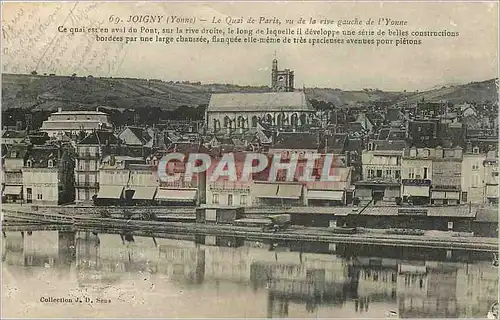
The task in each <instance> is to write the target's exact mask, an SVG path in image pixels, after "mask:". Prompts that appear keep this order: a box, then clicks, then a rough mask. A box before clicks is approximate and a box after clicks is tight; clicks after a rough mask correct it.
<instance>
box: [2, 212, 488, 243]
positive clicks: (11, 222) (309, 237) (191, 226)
mask: <svg viewBox="0 0 500 320" xmlns="http://www.w3.org/2000/svg"><path fill="white" fill-rule="evenodd" d="M2 209H3V210H2V211H3V212H2V213H3V214H4V215H5V219H6V223H5V224H4V225H2V230H3V231H24V230H26V231H28V230H31V231H32V230H36V228H37V225H38V227H40V228H41V227H42V225H45V226H46V225H58V226H60V227H64V228H67V229H69V230H92V231H105V230H119V231H124V232H132V231H133V232H144V233H145V234H148V233H153V232H174V233H187V234H197V235H216V236H231V237H241V238H249V237H255V238H260V239H269V240H276V241H309V242H314V241H317V242H328V243H352V244H371V245H382V246H405V247H422V248H440V249H447V250H453V249H461V250H481V251H488V252H497V251H498V239H497V238H487V237H475V236H473V235H472V234H470V233H460V232H452V231H431V230H427V231H425V232H424V234H422V235H401V234H388V233H387V231H388V230H386V229H368V228H358V230H357V232H356V233H353V234H339V233H338V232H336V231H335V230H332V229H330V228H326V227H303V226H297V225H293V226H291V227H290V228H288V229H286V230H283V231H279V232H266V231H263V230H262V228H260V227H246V226H234V225H231V224H214V223H185V222H161V221H143V220H125V219H113V218H100V217H96V216H94V215H92V214H91V212H87V215H65V214H59V213H52V212H50V210H37V211H33V210H30V209H31V208H30V207H24V208H23V210H9V209H7V208H2ZM23 228H24V229H23Z"/></svg>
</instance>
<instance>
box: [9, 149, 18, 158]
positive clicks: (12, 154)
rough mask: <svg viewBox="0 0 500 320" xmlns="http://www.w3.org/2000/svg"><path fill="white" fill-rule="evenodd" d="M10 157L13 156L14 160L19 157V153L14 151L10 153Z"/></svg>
mask: <svg viewBox="0 0 500 320" xmlns="http://www.w3.org/2000/svg"><path fill="white" fill-rule="evenodd" d="M10 156H11V157H12V158H15V157H17V152H16V151H15V150H13V151H12V152H11V153H10Z"/></svg>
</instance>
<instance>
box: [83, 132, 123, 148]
mask: <svg viewBox="0 0 500 320" xmlns="http://www.w3.org/2000/svg"><path fill="white" fill-rule="evenodd" d="M108 143H109V144H118V143H119V139H118V138H117V137H116V136H115V135H114V134H113V132H110V131H97V130H96V131H93V132H91V133H89V134H88V135H87V136H86V137H85V138H83V139H82V140H81V141H80V142H79V143H78V144H79V145H106V144H108Z"/></svg>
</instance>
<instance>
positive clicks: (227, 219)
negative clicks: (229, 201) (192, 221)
mask: <svg viewBox="0 0 500 320" xmlns="http://www.w3.org/2000/svg"><path fill="white" fill-rule="evenodd" d="M244 214H245V208H244V207H234V206H202V207H200V208H197V209H196V223H216V224H233V223H234V221H235V220H237V219H241V218H242V217H243V216H244Z"/></svg>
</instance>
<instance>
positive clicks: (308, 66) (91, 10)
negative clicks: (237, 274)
mask: <svg viewBox="0 0 500 320" xmlns="http://www.w3.org/2000/svg"><path fill="white" fill-rule="evenodd" d="M130 15H162V16H164V19H167V18H168V17H171V16H182V17H194V18H196V24H195V25H194V26H197V27H200V28H202V27H206V28H213V27H219V26H220V28H221V29H224V30H226V28H227V27H228V25H227V24H225V23H224V21H225V19H227V18H228V17H230V18H231V19H233V18H234V19H237V18H243V19H244V20H246V19H247V18H248V17H256V18H259V17H266V18H274V17H276V18H279V19H281V20H282V21H283V22H284V20H285V19H293V20H294V23H293V24H291V25H285V24H284V23H282V24H281V26H279V27H278V28H281V29H285V28H286V27H289V28H292V29H294V30H297V28H299V27H302V28H313V29H319V28H320V27H322V28H324V29H329V30H338V31H341V32H342V31H343V30H347V29H348V27H345V26H344V27H342V26H341V27H338V26H337V25H336V24H335V25H333V26H331V25H329V26H326V25H323V26H320V25H319V24H316V25H302V26H299V25H298V24H297V23H296V21H297V20H298V19H299V18H300V17H303V18H304V19H305V20H306V21H307V20H309V18H310V17H314V18H315V19H317V20H319V19H329V20H334V21H338V20H345V19H349V20H353V19H356V18H357V19H359V20H361V21H366V20H368V19H370V18H371V19H373V20H375V21H378V19H379V18H390V19H393V20H398V21H399V20H404V21H407V23H408V24H407V26H405V27H397V26H393V27H391V28H390V29H391V30H393V31H395V30H396V29H398V28H399V29H401V30H408V31H413V30H416V31H427V30H429V31H442V30H447V31H451V32H457V31H458V32H459V34H460V35H459V36H458V37H453V38H451V37H448V38H446V37H444V38H442V37H436V38H424V39H422V44H421V45H417V46H415V45H402V46H398V47H396V46H394V45H384V46H378V47H377V46H370V45H316V46H312V45H310V44H233V45H229V46H228V45H225V44H215V43H210V44H178V43H177V44H164V43H161V42H155V43H144V42H142V43H140V42H133V43H128V44H125V43H123V42H119V41H115V42H99V41H96V34H93V33H88V32H75V33H70V32H59V31H58V29H59V27H60V26H63V27H66V28H67V30H70V28H80V29H81V28H83V29H85V30H88V28H89V27H99V26H100V27H108V28H113V27H115V26H119V27H121V26H125V27H126V28H127V29H128V27H130V26H132V25H133V24H130V23H124V22H120V23H118V24H116V25H114V24H113V23H112V22H109V21H110V19H111V20H112V19H113V18H116V17H120V19H122V20H127V19H128V17H129V16H130ZM213 17H216V18H221V19H222V21H223V23H222V24H220V25H214V24H211V23H210V22H211V21H212V19H213ZM200 19H206V20H208V21H207V22H200V21H199V20H200ZM113 21H114V20H113ZM134 26H135V27H137V28H140V26H147V27H155V26H156V27H157V28H164V27H168V28H172V27H176V26H178V25H174V24H165V23H163V24H144V23H142V24H141V23H136V24H135V25H134ZM184 26H187V25H184ZM249 26H250V25H248V24H241V25H234V26H233V27H241V28H248V27H249ZM258 27H271V25H266V26H263V25H261V26H258ZM356 28H357V29H356V31H359V30H362V29H366V30H378V29H379V28H380V27H377V26H373V27H370V26H361V27H360V26H357V27H356ZM383 29H384V30H386V31H387V28H383ZM498 36H499V35H498V2H482V3H480V2H477V3H467V2H427V1H426V2H419V3H417V2H398V3H394V2H385V3H382V2H356V3H354V2H328V3H327V2H308V3H302V2H288V3H283V2H281V3H280V2H278V3H263V2H240V3H221V2H218V3H216V2H188V3H172V2H170V3H165V2H161V3H136V2H122V3H111V2H106V3H104V2H101V3H97V2H95V3H92V2H78V3H76V2H66V3H62V2H52V3H22V2H15V3H3V5H2V45H3V47H2V50H3V51H2V71H3V72H4V73H30V72H31V71H33V70H36V71H37V72H38V73H39V74H43V73H47V74H51V73H55V74H56V75H71V74H73V73H76V74H77V75H81V76H84V75H90V74H91V75H93V76H101V77H126V78H146V79H161V80H166V81H170V80H173V81H201V82H202V83H230V84H238V85H256V86H263V85H264V86H265V85H270V78H271V77H270V68H271V62H272V59H273V57H274V56H276V58H277V59H278V61H279V67H280V69H282V68H289V69H292V70H294V72H295V87H298V88H301V87H303V86H305V87H328V88H339V89H344V90H357V89H363V88H376V89H381V90H388V91H400V90H408V91H413V90H425V89H430V88H434V87H439V86H442V85H451V84H463V83H468V82H471V81H482V80H488V79H492V78H497V77H498ZM356 38H360V37H356ZM400 38H401V37H392V38H391V39H393V40H395V39H400ZM408 38H411V37H408Z"/></svg>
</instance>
